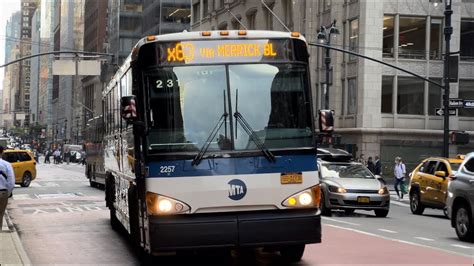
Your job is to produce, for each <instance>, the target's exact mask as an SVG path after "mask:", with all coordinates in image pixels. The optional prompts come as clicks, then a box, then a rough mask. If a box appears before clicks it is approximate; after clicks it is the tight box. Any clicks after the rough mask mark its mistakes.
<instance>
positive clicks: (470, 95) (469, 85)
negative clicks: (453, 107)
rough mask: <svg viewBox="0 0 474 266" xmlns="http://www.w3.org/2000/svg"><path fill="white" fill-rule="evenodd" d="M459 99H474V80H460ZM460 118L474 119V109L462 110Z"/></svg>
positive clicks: (460, 110)
mask: <svg viewBox="0 0 474 266" xmlns="http://www.w3.org/2000/svg"><path fill="white" fill-rule="evenodd" d="M459 98H461V99H470V100H471V99H474V80H460V81H459ZM459 116H470V117H474V109H473V108H471V109H469V108H460V109H459Z"/></svg>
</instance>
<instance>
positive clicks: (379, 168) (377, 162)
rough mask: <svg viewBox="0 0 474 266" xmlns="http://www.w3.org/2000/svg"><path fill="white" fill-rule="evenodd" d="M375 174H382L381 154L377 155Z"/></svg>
mask: <svg viewBox="0 0 474 266" xmlns="http://www.w3.org/2000/svg"><path fill="white" fill-rule="evenodd" d="M374 175H379V176H382V162H380V158H379V156H375V169H374Z"/></svg>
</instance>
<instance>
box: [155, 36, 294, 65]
mask: <svg viewBox="0 0 474 266" xmlns="http://www.w3.org/2000/svg"><path fill="white" fill-rule="evenodd" d="M288 46H289V44H288V43H287V42H284V41H280V40H272V41H270V40H268V39H267V40H228V41H222V40H221V41H182V42H178V43H168V44H165V45H164V46H163V47H161V49H160V50H161V63H168V64H199V63H218V62H239V61H241V60H242V59H243V58H245V60H250V61H253V62H259V61H265V60H270V61H274V60H282V59H288V57H289V56H290V54H291V53H290V52H289V51H290V49H288Z"/></svg>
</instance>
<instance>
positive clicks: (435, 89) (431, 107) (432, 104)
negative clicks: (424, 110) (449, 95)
mask: <svg viewBox="0 0 474 266" xmlns="http://www.w3.org/2000/svg"><path fill="white" fill-rule="evenodd" d="M430 80H432V81H434V82H436V83H438V84H441V79H432V78H430ZM442 106H443V99H442V97H441V87H439V86H436V85H434V84H431V83H429V85H428V115H436V110H435V109H436V108H440V107H442Z"/></svg>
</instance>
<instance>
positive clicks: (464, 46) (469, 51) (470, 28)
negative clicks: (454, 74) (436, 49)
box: [460, 20, 474, 60]
mask: <svg viewBox="0 0 474 266" xmlns="http://www.w3.org/2000/svg"><path fill="white" fill-rule="evenodd" d="M473 43H474V20H461V45H460V46H461V60H474V45H472V44H473Z"/></svg>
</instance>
